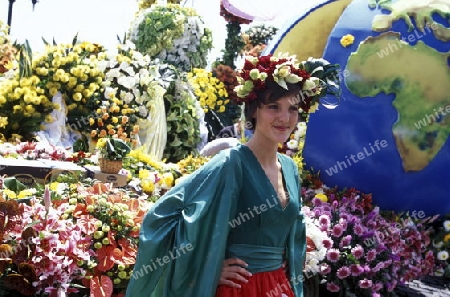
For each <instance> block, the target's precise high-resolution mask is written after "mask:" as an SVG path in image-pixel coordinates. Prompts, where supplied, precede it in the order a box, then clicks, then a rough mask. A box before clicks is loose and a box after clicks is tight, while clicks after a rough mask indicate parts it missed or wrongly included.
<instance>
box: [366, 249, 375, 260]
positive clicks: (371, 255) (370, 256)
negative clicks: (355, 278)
mask: <svg viewBox="0 0 450 297" xmlns="http://www.w3.org/2000/svg"><path fill="white" fill-rule="evenodd" d="M376 256H377V251H376V250H370V251H369V252H368V253H367V256H366V259H367V262H372V261H373V260H374V259H375V257H376Z"/></svg>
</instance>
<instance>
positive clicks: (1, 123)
mask: <svg viewBox="0 0 450 297" xmlns="http://www.w3.org/2000/svg"><path fill="white" fill-rule="evenodd" d="M7 125H8V118H7V117H0V128H5V127H6V126H7Z"/></svg>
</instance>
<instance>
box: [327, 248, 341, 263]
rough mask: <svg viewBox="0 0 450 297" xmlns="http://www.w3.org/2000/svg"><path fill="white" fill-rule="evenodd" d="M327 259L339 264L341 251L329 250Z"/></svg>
mask: <svg viewBox="0 0 450 297" xmlns="http://www.w3.org/2000/svg"><path fill="white" fill-rule="evenodd" d="M327 259H328V261H330V262H337V261H338V260H339V250H338V249H329V250H328V252H327Z"/></svg>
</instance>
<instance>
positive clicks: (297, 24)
mask: <svg viewBox="0 0 450 297" xmlns="http://www.w3.org/2000/svg"><path fill="white" fill-rule="evenodd" d="M379 2H380V3H378V1H368V0H353V1H349V0H341V1H322V2H321V3H319V4H318V5H316V6H314V7H312V8H310V9H308V11H307V12H306V13H304V14H302V15H301V16H300V17H298V18H296V19H295V20H292V21H290V23H289V24H287V25H286V28H284V29H283V30H280V31H283V32H280V33H279V34H278V36H277V37H276V38H275V39H274V41H273V42H272V43H271V44H270V46H269V47H268V48H266V53H267V52H270V53H276V52H286V51H287V52H290V53H293V54H297V55H298V56H299V59H306V58H308V57H309V56H313V57H321V56H323V58H325V59H327V60H328V61H330V62H331V63H338V64H340V65H341V69H342V73H341V76H342V80H343V86H342V89H343V90H342V97H341V100H340V102H339V106H338V107H337V108H336V109H334V110H330V109H327V108H323V107H319V110H318V111H316V112H315V113H313V114H312V115H311V116H310V119H309V123H308V130H307V134H306V140H305V146H304V150H303V155H304V158H305V161H306V165H307V167H312V168H313V169H314V170H316V171H317V170H320V176H321V178H322V179H323V181H324V182H325V183H326V184H327V185H328V186H338V187H342V188H343V187H347V188H350V187H354V188H357V189H359V190H361V191H363V192H367V193H372V194H373V200H374V202H375V203H376V204H377V205H379V206H380V207H381V208H382V209H386V210H388V209H389V210H394V211H399V212H400V211H409V212H410V213H412V212H414V211H415V212H416V213H418V212H420V211H421V212H422V213H424V214H426V215H434V214H442V215H443V214H447V213H450V199H449V198H448V197H449V194H448V192H449V189H448V181H450V172H449V168H450V141H449V134H450V116H449V114H450V66H449V65H450V62H449V57H450V29H449V28H448V26H449V21H450V1H449V0H434V1H433V0H431V1H411V0H397V1H379ZM381 2H382V4H381Z"/></svg>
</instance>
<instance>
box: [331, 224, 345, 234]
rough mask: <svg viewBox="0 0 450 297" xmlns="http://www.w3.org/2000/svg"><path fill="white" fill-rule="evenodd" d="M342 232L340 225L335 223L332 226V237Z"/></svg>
mask: <svg viewBox="0 0 450 297" xmlns="http://www.w3.org/2000/svg"><path fill="white" fill-rule="evenodd" d="M343 232H344V230H343V228H342V225H340V224H337V225H335V226H334V227H333V230H331V235H333V236H334V237H341V236H342V233H343Z"/></svg>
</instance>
